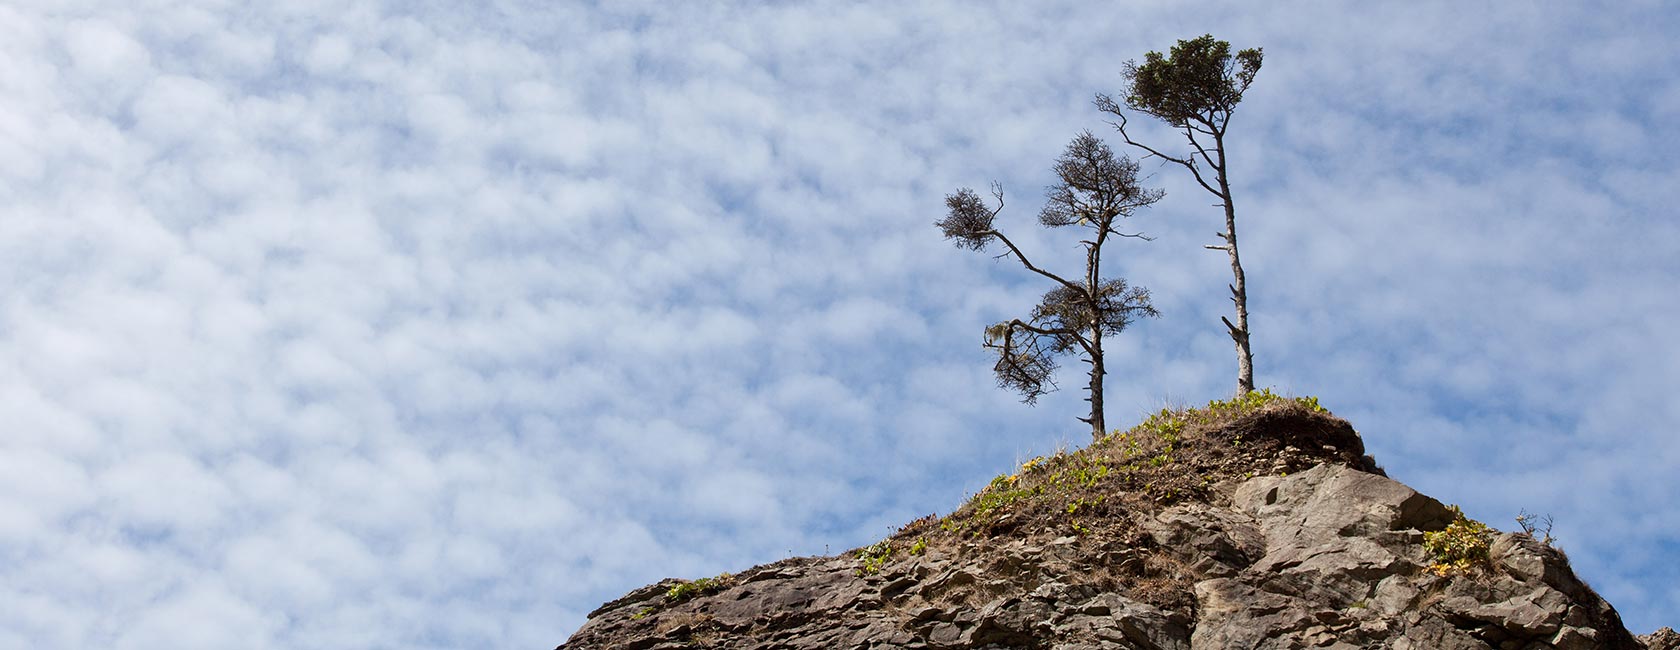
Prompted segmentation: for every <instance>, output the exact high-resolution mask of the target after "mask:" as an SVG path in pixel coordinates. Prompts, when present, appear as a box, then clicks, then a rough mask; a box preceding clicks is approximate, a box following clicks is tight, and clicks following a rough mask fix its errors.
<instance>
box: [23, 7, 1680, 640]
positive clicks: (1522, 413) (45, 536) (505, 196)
mask: <svg viewBox="0 0 1680 650" xmlns="http://www.w3.org/2000/svg"><path fill="white" fill-rule="evenodd" d="M1542 5H1543V6H1542ZM1204 33H1211V34H1214V35H1216V36H1217V37H1219V38H1221V39H1226V40H1229V41H1231V43H1232V44H1233V45H1234V46H1235V47H1238V48H1246V47H1263V48H1264V51H1265V64H1264V67H1263V68H1262V70H1261V71H1260V73H1259V75H1258V77H1257V79H1256V81H1255V82H1254V86H1253V87H1252V88H1251V89H1250V91H1249V92H1248V94H1247V95H1246V96H1245V98H1244V100H1243V102H1242V104H1241V105H1240V106H1239V107H1238V110H1237V113H1236V116H1235V118H1234V119H1233V121H1232V123H1231V127H1230V136H1229V140H1228V148H1229V152H1230V155H1231V156H1232V162H1231V165H1230V168H1231V170H1232V171H1231V178H1232V182H1233V194H1234V197H1235V202H1236V208H1237V212H1238V232H1239V236H1240V238H1241V239H1240V243H1241V247H1242V248H1241V250H1242V254H1243V256H1244V262H1245V269H1246V271H1247V274H1248V291H1249V301H1250V302H1249V307H1250V311H1251V313H1252V330H1253V344H1254V354H1255V368H1256V374H1255V378H1256V383H1257V384H1258V385H1260V386H1266V387H1272V388H1274V389H1275V390H1277V391H1280V392H1284V393H1288V394H1294V395H1316V396H1318V397H1319V398H1320V399H1321V401H1322V403H1323V404H1324V405H1325V406H1327V407H1328V408H1330V409H1331V410H1332V411H1334V412H1335V413H1337V414H1338V415H1341V416H1343V417H1346V418H1347V419H1348V420H1349V421H1351V422H1352V423H1353V425H1354V426H1355V427H1356V428H1357V429H1359V431H1360V432H1361V433H1362V435H1363V436H1364V438H1365V441H1366V444H1367V446H1368V448H1369V450H1370V451H1371V452H1372V453H1373V454H1374V455H1375V456H1376V458H1377V460H1378V462H1379V463H1381V464H1382V465H1383V466H1384V467H1385V468H1386V469H1387V471H1388V472H1389V474H1390V475H1391V476H1393V477H1395V478H1397V479H1399V480H1401V481H1403V482H1406V483H1408V484H1409V485H1412V486H1413V487H1415V488H1417V489H1419V490H1420V491H1422V492H1424V493H1426V494H1429V495H1432V496H1434V497H1436V498H1438V499H1440V500H1441V501H1443V502H1447V503H1457V504H1461V505H1462V506H1463V507H1464V509H1465V511H1466V512H1467V513H1468V514H1470V515H1471V516H1473V517H1475V518H1478V519H1481V520H1483V521H1486V522H1488V523H1490V524H1492V525H1494V526H1495V527H1498V528H1502V529H1505V530H1512V529H1515V528H1516V523H1515V522H1514V520H1513V518H1514V517H1515V516H1517V515H1518V513H1519V512H1522V511H1524V510H1527V511H1529V512H1535V513H1549V514H1551V515H1552V516H1553V517H1554V520H1555V522H1556V528H1555V530H1554V531H1553V534H1554V536H1555V537H1556V538H1557V540H1558V541H1557V544H1558V545H1559V547H1561V548H1562V549H1564V550H1565V551H1567V552H1568V554H1569V556H1570V557H1571V559H1572V560H1573V563H1574V567H1575V569H1576V571H1577V572H1578V573H1579V574H1580V575H1581V576H1582V577H1583V578H1584V579H1586V580H1587V581H1588V582H1589V583H1590V584H1591V585H1592V586H1593V587H1595V588H1596V589H1598V590H1599V592H1600V593H1601V594H1603V595H1604V596H1605V597H1606V598H1607V599H1608V600H1610V602H1611V603H1612V604H1614V605H1615V606H1616V607H1617V609H1618V610H1619V611H1620V612H1621V613H1622V615H1623V617H1624V619H1625V621H1626V622H1627V623H1628V626H1629V627H1630V628H1631V629H1632V630H1633V631H1634V632H1635V633H1645V632H1650V631H1651V630H1653V629H1655V628H1657V627H1659V626H1662V625H1680V565H1677V564H1676V563H1675V562H1673V559H1674V558H1675V557H1680V483H1677V482H1676V481H1675V478H1674V477H1675V474H1676V469H1677V468H1680V437H1677V436H1676V435H1675V431H1676V427H1677V425H1676V423H1677V422H1680V400H1676V399H1674V395H1675V394H1676V392H1677V391H1680V344H1677V343H1676V342H1675V338H1674V336H1673V334H1672V328H1673V324H1674V323H1675V322H1677V321H1680V304H1677V302H1676V300H1675V297H1676V295H1677V294H1676V284H1677V283H1680V255H1677V252H1680V221H1677V220H1676V219H1675V218H1674V209H1675V208H1674V206H1675V205H1680V174H1677V172H1680V162H1677V159H1676V157H1675V156H1674V155H1673V149H1674V148H1675V145H1676V144H1677V143H1680V126H1677V124H1680V73H1677V72H1676V71H1677V70H1680V47H1677V46H1675V45H1674V44H1673V39H1672V35H1673V34H1675V33H1680V16H1677V13H1676V12H1675V11H1674V9H1673V8H1672V7H1667V6H1664V3H1659V2H1613V3H1611V2H1605V3H1594V2H1559V3H1532V4H1530V3H1497V4H1494V3H1471V4H1468V5H1466V3H1461V2H1407V3H1335V2H1307V1H1302V2H1281V3H1212V2H1165V1H1162V2H1145V1H1129V2H1116V3H1087V2H1032V3H1023V2H992V3H957V2H940V1H929V2H917V3H901V2H770V3H758V2H740V3H729V2H715V3H700V2H693V3H675V2H629V1H627V2H599V3H581V2H483V3H452V2H411V3H400V2H390V3H368V2H344V1H342V0H334V1H333V2H325V1H320V2H311V1H305V0H299V1H295V2H280V3H235V2H224V1H217V0H207V1H205V2H97V1H60V0H52V1H45V0H14V1H13V2H8V3H5V4H0V286H3V287H5V291H4V294H3V295H0V422H4V423H6V424H5V425H4V427H0V559H3V561H0V648H89V647H108V648H114V649H117V650H127V649H135V648H162V647H169V648H218V649H219V648H229V647H243V648H253V649H265V648H324V649H334V648H346V649H350V648H356V649H364V648H398V647H401V648H469V647H471V648H478V647H485V648H488V647H496V648H515V647H524V648H544V647H553V646H554V645H556V644H558V643H560V642H562V641H564V640H565V639H566V637H567V636H569V635H570V634H571V633H572V632H573V631H574V630H576V629H577V627H578V626H580V625H581V624H582V623H583V621H584V617H585V615H586V614H587V613H588V612H589V611H590V610H592V609H594V608H595V607H596V606H598V605H599V604H600V603H602V602H604V601H606V600H609V599H611V598H614V597H617V596H618V595H621V594H623V593H624V592H627V591H629V590H631V589H633V588H635V587H638V586H641V585H644V584H647V583H651V582H654V581H657V580H659V579H661V578H665V577H685V578H695V577H700V576H710V575H714V574H717V573H719V572H722V571H739V570H741V569H745V568H747V567H750V566H753V565H756V564H761V563H765V562H769V561H774V560H778V559H782V558H785V557H789V556H795V555H820V554H825V553H837V552H840V551H843V550H846V549H849V548H853V547H856V546H861V545H864V544H867V543H870V542H872V541H874V540H876V539H879V538H881V537H883V536H885V535H886V534H888V533H889V532H891V531H892V530H893V528H894V527H896V526H897V525H900V524H903V523H905V522H908V521H910V520H912V519H914V518H916V517H919V516H922V515H925V514H929V513H940V514H943V513H947V512H950V511H951V510H952V509H954V508H955V507H957V506H958V505H959V504H960V503H961V502H962V500H963V498H964V496H965V495H966V494H969V493H971V492H973V491H975V490H978V489H979V488H980V487H982V486H984V485H985V484H986V483H987V481H988V480H989V479H990V478H991V477H992V476H994V475H996V474H997V473H999V472H1001V471H1007V470H1009V469H1010V468H1011V467H1012V465H1013V464H1014V463H1016V462H1019V461H1020V460H1023V459H1025V458H1030V457H1031V456H1033V455H1037V454H1042V453H1049V452H1053V451H1055V450H1056V449H1057V448H1059V447H1073V448H1077V447H1079V446H1081V445H1082V444H1084V443H1085V442H1086V441H1087V440H1088V438H1087V437H1086V435H1087V433H1088V429H1085V428H1084V425H1083V424H1082V423H1080V422H1078V421H1077V420H1076V419H1075V417H1076V416H1078V415H1080V414H1081V411H1082V409H1083V408H1084V403H1083V402H1082V401H1080V397H1081V395H1080V394H1079V391H1078V390H1077V388H1078V387H1079V386H1080V385H1081V382H1082V378H1081V377H1080V376H1079V375H1078V374H1076V373H1078V371H1079V368H1078V367H1077V366H1078V364H1077V362H1074V361H1071V360H1070V363H1069V364H1067V371H1068V374H1065V375H1063V376H1062V382H1061V383H1062V385H1063V386H1065V387H1066V388H1065V389H1064V390H1062V391H1061V392H1058V393H1054V394H1052V395H1050V396H1047V397H1045V398H1043V399H1042V400H1040V402H1039V404H1038V405H1037V406H1033V407H1029V406H1026V405H1024V404H1022V403H1020V402H1019V400H1018V396H1016V395H1014V394H1011V393H1008V392H1006V391H1004V390H1001V389H999V388H997V387H996V385H995V381H994V378H993V377H992V376H991V373H990V361H989V360H988V358H987V351H986V350H984V349H983V348H982V347H981V345H980V343H981V339H982V337H981V333H982V330H983V329H984V328H985V326H986V325H988V324H991V323H993V322H997V321H1000V320H1006V319H1009V318H1013V317H1016V316H1024V315H1026V313H1027V311H1028V310H1029V309H1030V308H1031V306H1032V305H1033V304H1034V303H1035V302H1036V301H1037V298H1038V297H1039V296H1040V295H1041V294H1042V293H1043V292H1044V291H1045V290H1047V289H1049V288H1050V287H1048V286H1045V284H1044V281H1043V280H1042V278H1036V277H1034V276H1032V275H1031V274H1028V273H1026V272H1024V271H1022V270H1021V269H1019V268H1018V267H1017V266H1016V265H1014V264H1013V262H1012V261H1011V260H1007V259H1002V260H1000V259H995V258H993V257H992V256H991V255H987V254H982V253H975V252H971V251H966V250H959V249H957V248H956V247H954V246H952V245H951V244H950V243H949V242H946V241H944V240H943V239H942V238H941V236H940V234H939V231H938V229H937V228H935V227H934V226H933V225H932V224H933V222H934V221H935V220H937V219H939V218H941V217H942V216H944V215H943V210H944V205H943V198H944V196H945V195H946V194H948V193H950V192H954V191H956V190H957V189H958V188H960V187H965V186H968V187H975V188H977V189H980V190H981V191H982V192H983V191H984V189H985V188H986V187H987V186H988V184H989V183H991V182H992V181H994V180H995V181H997V182H999V183H1000V184H1001V185H1002V186H1003V188H1004V191H1005V197H1006V205H1005V209H1004V211H1003V212H1002V214H1001V215H1000V216H999V220H998V225H999V227H1000V228H1001V229H1002V230H1003V231H1004V232H1005V233H1006V234H1008V235H1009V236H1010V237H1011V239H1012V240H1014V241H1015V242H1017V243H1018V244H1020V245H1021V246H1022V247H1023V248H1024V249H1025V250H1027V251H1029V254H1031V255H1033V256H1034V261H1035V262H1039V263H1042V264H1043V265H1045V266H1047V267H1050V268H1052V269H1055V270H1070V269H1077V268H1078V264H1079V263H1080V262H1081V259H1080V257H1079V251H1078V249H1077V247H1076V246H1077V244H1076V243H1075V241H1074V239H1073V238H1072V237H1071V236H1070V233H1066V232H1047V231H1044V230H1043V229H1042V228H1040V227H1038V225H1037V223H1036V220H1035V218H1034V217H1035V216H1036V213H1037V210H1038V208H1039V206H1040V205H1041V204H1042V197H1043V188H1044V187H1045V186H1046V185H1047V184H1049V183H1050V182H1051V177H1050V166H1051V164H1052V163H1053V162H1054V160H1055V158H1056V156H1057V155H1059V154H1060V152H1061V151H1062V149H1063V147H1065V146H1066V145H1067V143H1068V142H1069V141H1070V140H1072V139H1073V138H1074V137H1075V136H1077V135H1078V134H1079V133H1081V132H1082V131H1086V130H1089V131H1091V132H1092V133H1095V134H1097V135H1099V136H1102V137H1104V138H1106V139H1107V140H1108V141H1109V142H1110V143H1111V144H1112V145H1114V146H1115V148H1116V150H1117V151H1119V152H1123V153H1131V154H1132V155H1136V154H1137V153H1138V152H1135V151H1128V150H1126V149H1124V148H1123V145H1122V144H1121V143H1120V142H1119V140H1118V138H1117V137H1116V135H1117V134H1115V133H1114V132H1113V130H1112V128H1111V127H1110V126H1109V125H1108V124H1107V123H1106V122H1105V117H1106V116H1105V115H1103V114H1101V113H1099V112H1098V111H1097V110H1096V109H1095V108H1094V107H1093V106H1092V102H1091V100H1092V97H1093V96H1094V95H1095V94H1096V93H1116V92H1118V91H1119V90H1120V88H1121V84H1122V83H1123V79H1122V77H1121V75H1120V72H1121V69H1122V66H1123V64H1124V63H1125V62H1126V61H1127V60H1130V59H1141V58H1142V56H1143V54H1144V53H1145V52H1148V51H1150V50H1165V49H1167V48H1170V47H1171V45H1172V44H1173V43H1174V42H1175V41H1176V40H1177V39H1181V38H1192V37H1195V36H1199V35H1201V34H1204ZM1133 124H1134V125H1135V126H1136V127H1137V136H1138V137H1139V138H1143V139H1148V140H1149V141H1150V142H1154V143H1160V144H1161V145H1162V146H1178V145H1177V142H1176V140H1174V138H1173V135H1172V133H1170V132H1169V131H1167V130H1165V129H1163V128H1160V127H1158V126H1155V125H1152V124H1151V123H1150V122H1148V120H1147V118H1141V116H1140V119H1137V120H1134V121H1133ZM1143 169H1144V173H1145V175H1146V176H1147V183H1148V184H1150V185H1151V186H1153V187H1159V188H1161V189H1163V190H1165V191H1166V198H1165V199H1164V200H1163V201H1161V202H1160V203H1159V204H1157V205H1155V206H1154V207H1153V208H1150V209H1147V210H1143V211H1140V212H1138V213H1137V214H1136V215H1134V216H1133V217H1132V218H1131V220H1130V221H1129V223H1128V224H1127V225H1128V227H1130V228H1133V229H1135V230H1138V231H1142V232H1145V233H1147V234H1149V235H1150V236H1152V237H1153V238H1154V240H1153V241H1149V242H1144V241H1140V240H1132V239H1126V240H1121V241H1118V242H1116V243H1114V244H1112V245H1111V247H1110V248H1109V249H1108V250H1107V252H1106V253H1105V261H1106V262H1107V264H1108V266H1107V271H1108V273H1110V274H1113V275H1116V276H1121V277H1125V278H1126V279H1127V280H1128V281H1129V282H1131V283H1133V284H1137V285H1142V286H1145V287H1148V288H1149V289H1150V290H1151V291H1152V292H1153V296H1154V301H1155V306H1156V307H1157V308H1158V309H1159V310H1160V311H1161V317H1160V318H1157V319H1149V320H1145V321H1142V322H1138V323H1136V324H1135V325H1133V326H1132V327H1131V328H1130V329H1128V330H1127V331H1125V332H1123V333H1121V334H1120V335H1118V336H1117V337H1115V338H1113V339H1110V340H1109V341H1107V342H1106V344H1105V347H1106V349H1107V350H1108V354H1109V356H1108V367H1109V369H1110V375H1109V377H1108V381H1107V393H1108V396H1107V402H1108V412H1107V415H1108V420H1109V422H1110V424H1111V425H1114V426H1119V427H1124V426H1128V425H1129V424H1130V423H1132V422H1136V421H1137V420H1138V419H1140V418H1141V417H1142V416H1143V415H1144V414H1145V413H1147V412H1151V411H1154V410H1157V409H1160V408H1162V407H1164V406H1182V405H1193V404H1197V403H1203V402H1206V401H1207V400H1209V399H1214V398H1221V397H1224V396H1227V395H1229V394H1230V392H1231V391H1232V390H1233V388H1234V386H1235V372H1236V370H1235V365H1236V363H1235V358H1234V357H1235V354H1234V352H1233V350H1232V349H1231V344H1230V340H1229V338H1228V337H1227V336H1226V334H1225V333H1224V331H1223V330H1222V326H1220V325H1219V316H1220V315H1221V314H1223V313H1227V311H1228V309H1229V303H1228V302H1227V298H1226V293H1225V284H1226V282H1228V281H1229V266H1228V262H1227V261H1226V259H1225V258H1224V256H1223V254H1222V253H1217V252H1210V251H1206V250H1203V249H1202V248H1201V246H1202V245H1204V244H1210V243H1214V241H1215V240H1214V239H1213V233H1214V232H1215V231H1217V230H1219V229H1220V226H1221V223H1220V215H1219V211H1218V210H1217V209H1216V208H1214V207H1211V206H1210V205H1209V204H1210V203H1211V201H1212V199H1211V197H1210V196H1208V195H1206V194H1203V193H1201V192H1200V190H1199V189H1197V188H1196V187H1195V186H1194V185H1193V181H1192V180H1191V179H1189V178H1187V177H1186V176H1185V174H1183V173H1182V170H1178V169H1176V168H1170V167H1162V166H1161V165H1160V164H1159V161H1144V162H1143Z"/></svg>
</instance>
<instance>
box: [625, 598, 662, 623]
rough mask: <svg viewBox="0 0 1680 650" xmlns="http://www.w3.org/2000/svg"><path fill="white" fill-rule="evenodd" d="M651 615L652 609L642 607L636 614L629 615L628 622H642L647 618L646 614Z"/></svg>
mask: <svg viewBox="0 0 1680 650" xmlns="http://www.w3.org/2000/svg"><path fill="white" fill-rule="evenodd" d="M667 595H669V594H667ZM652 613H653V608H652V607H643V608H641V609H640V610H638V611H637V612H636V613H634V614H631V615H630V620H632V621H639V620H642V619H644V618H647V616H648V614H652Z"/></svg>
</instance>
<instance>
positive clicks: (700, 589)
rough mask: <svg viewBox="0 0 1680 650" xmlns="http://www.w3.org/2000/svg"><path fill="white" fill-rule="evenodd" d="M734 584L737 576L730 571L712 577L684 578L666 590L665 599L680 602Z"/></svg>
mask: <svg viewBox="0 0 1680 650" xmlns="http://www.w3.org/2000/svg"><path fill="white" fill-rule="evenodd" d="M734 585H735V576H733V575H730V574H729V573H728V572H724V573H719V574H717V575H716V576H714V577H711V578H700V579H698V580H684V581H681V582H678V583H677V584H675V585H672V586H671V588H670V589H667V590H665V600H667V601H669V602H673V603H680V602H683V601H685V600H688V599H690V598H693V597H695V596H703V595H708V594H715V593H717V592H720V591H723V590H725V589H728V588H730V587H732V586H734Z"/></svg>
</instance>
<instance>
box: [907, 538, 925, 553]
mask: <svg viewBox="0 0 1680 650" xmlns="http://www.w3.org/2000/svg"><path fill="white" fill-rule="evenodd" d="M927 546H928V544H927V538H926V537H918V538H916V543H915V544H911V545H910V554H911V555H921V554H923V553H926V552H927Z"/></svg>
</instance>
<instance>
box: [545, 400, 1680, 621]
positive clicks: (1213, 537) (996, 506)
mask: <svg viewBox="0 0 1680 650" xmlns="http://www.w3.org/2000/svg"><path fill="white" fill-rule="evenodd" d="M1665 635H1666V636H1665ZM1647 643H1649V644H1650V645H1649V646H1647ZM1307 647H1324V648H1349V649H1351V648H1379V647H1380V648H1396V649H1407V648H1415V649H1465V650H1468V649H1482V648H1500V649H1519V648H1520V649H1524V650H1535V649H1541V648H1560V649H1564V650H1575V649H1580V650H1584V649H1587V648H1606V649H1611V650H1622V649H1629V650H1633V649H1639V650H1643V649H1645V648H1647V647H1650V648H1661V649H1663V650H1670V649H1672V648H1680V639H1677V638H1676V637H1675V636H1674V635H1673V633H1672V632H1671V631H1668V630H1666V628H1665V630H1664V631H1662V632H1659V633H1658V634H1656V635H1651V636H1649V637H1646V638H1641V639H1636V638H1635V637H1634V636H1633V635H1631V634H1630V633H1629V632H1628V631H1627V630H1626V629H1625V628H1624V627H1623V625H1622V622H1621V619H1620V617H1619V616H1618V615H1617V614H1616V611H1615V609H1614V608H1612V607H1611V606H1610V604H1609V603H1607V602H1605V601H1604V600H1603V599H1602V598H1600V597H1599V596H1598V594H1597V593H1595V592H1594V591H1593V590H1592V589H1591V588H1590V587H1589V586H1587V585H1586V583H1584V582H1582V581H1581V580H1580V579H1578V578H1577V577H1576V576H1575V575H1574V572H1573V571H1572V570H1571V569H1570V567H1569V561H1568V559H1567V557H1566V556H1565V555H1564V554H1563V553H1562V552H1561V551H1560V550H1558V549H1556V548H1553V547H1552V546H1550V545H1549V543H1547V542H1546V541H1545V540H1537V539H1535V538H1534V537H1533V536H1531V535H1529V534H1526V533H1522V532H1518V533H1503V532H1498V531H1496V530H1493V529H1491V528H1489V527H1487V526H1484V525H1483V524H1481V523H1479V522H1475V521H1473V520H1470V519H1467V518H1465V517H1464V515H1463V514H1462V513H1461V512H1459V511H1458V510H1457V508H1453V507H1448V506H1446V505H1443V504H1442V503H1441V502H1439V501H1437V500H1435V499H1433V498H1431V497H1428V496H1425V495H1422V494H1419V493H1418V492H1416V491H1415V490H1412V489H1411V488H1409V487H1406V486H1405V485H1403V484H1401V483H1399V482H1396V481H1394V480H1392V479H1389V478H1388V477H1387V476H1386V474H1385V473H1384V472H1383V470H1382V468H1381V467H1379V466H1378V465H1377V464H1376V462H1375V460H1374V459H1372V458H1371V457H1370V456H1368V455H1366V453H1365V448H1364V443H1363V441H1362V440H1361V438H1360V436H1359V434H1358V433H1357V432H1356V431H1355V430H1354V428H1353V427H1352V425H1350V424H1349V423H1348V422H1347V421H1345V420H1343V419H1341V418H1338V417H1336V416H1334V415H1333V414H1331V413H1329V412H1328V411H1326V410H1325V409H1324V408H1322V407H1321V406H1320V405H1319V404H1318V402H1317V400H1315V399H1312V398H1286V397H1280V396H1277V395H1274V394H1272V393H1270V392H1255V393H1249V394H1248V395H1247V396H1245V397H1242V398H1238V399H1233V400H1227V401H1218V402H1212V403H1210V404H1208V405H1207V406H1206V407H1204V408H1197V409H1177V410H1163V411H1162V412H1160V413H1156V414H1154V415H1152V416H1150V417H1149V418H1148V419H1146V420H1145V421H1144V422H1143V423H1142V424H1139V425H1138V426H1136V427H1133V428H1132V429H1130V430H1128V431H1125V432H1116V433H1113V434H1111V435H1109V436H1106V437H1104V438H1102V439H1100V440H1098V441H1096V442H1094V443H1093V444H1092V445H1091V446H1090V447H1088V448H1085V449H1082V450H1079V451H1075V452H1064V453H1058V454H1055V455H1052V456H1048V457H1040V458H1034V459H1032V460H1030V461H1027V462H1026V463H1024V464H1022V465H1021V466H1020V467H1018V468H1014V469H1013V470H1012V471H1011V472H1009V473H1005V474H1001V475H999V476H998V477H997V478H996V479H994V480H992V482H991V484H990V485H988V486H987V487H986V488H984V489H983V490H981V491H980V492H979V493H978V494H976V495H974V497H973V498H971V499H969V500H968V502H967V503H965V504H963V505H962V506H961V507H960V508H958V509H957V510H956V511H954V512H952V513H951V514H949V515H946V516H944V517H934V516H929V517H925V518H922V519H918V520H916V521H913V522H910V523H908V524H906V525H905V526H903V527H902V528H901V529H899V530H898V531H897V532H896V533H894V534H893V535H892V536H890V537H888V538H887V539H884V540H881V541H879V542H877V543H875V544H872V545H870V546H866V547H863V548H859V549H854V550H852V551H849V552H847V553H842V554H840V555H838V556H834V557H815V558H792V559H788V560H783V561H780V562H775V563H771V564H766V565H763V566H758V567H753V568H751V569H748V570H745V571H742V572H740V573H739V574H735V575H730V574H723V575H719V576H715V577H711V578H702V579H698V580H676V579H668V580H664V581H661V582H659V583H656V584H653V585H649V586H646V587H643V588H640V589H637V590H634V591H632V592H630V593H629V594H627V595H625V596H624V597H622V598H619V599H616V600H614V601H612V602H609V603H606V604H605V605H603V606H601V607H600V608H599V609H597V610H596V611H594V612H592V613H591V614H590V615H589V620H588V622H586V623H585V624H584V626H583V628H582V629H580V630H578V632H577V633H576V634H575V635H573V636H572V638H571V639H570V640H568V641H567V642H566V643H564V644H562V645H561V646H560V647H559V649H557V650H587V649H595V648H615V649H616V648H625V649H664V648H765V649H768V648H786V649H798V648H812V649H816V648H859V649H861V648H930V649H958V648H1034V649H1037V648H1046V649H1048V648H1056V649H1065V650H1074V649H1097V648H1115V649H1148V650H1179V649H1191V648H1195V649H1199V648H1307Z"/></svg>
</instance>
